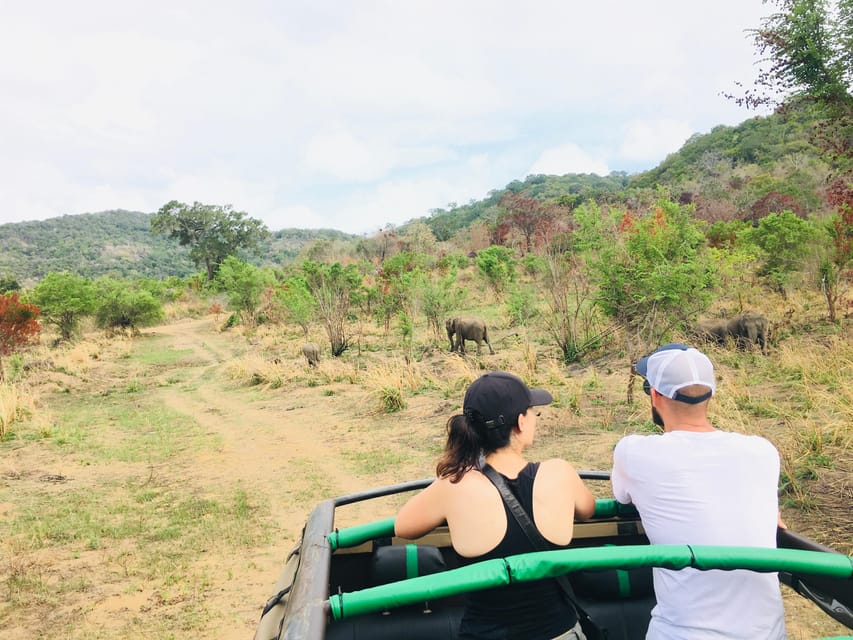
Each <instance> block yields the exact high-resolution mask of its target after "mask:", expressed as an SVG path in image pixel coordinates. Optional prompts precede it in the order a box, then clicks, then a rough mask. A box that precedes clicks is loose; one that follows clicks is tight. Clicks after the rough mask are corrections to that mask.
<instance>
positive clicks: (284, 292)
mask: <svg viewBox="0 0 853 640" xmlns="http://www.w3.org/2000/svg"><path fill="white" fill-rule="evenodd" d="M275 300H276V302H277V303H278V304H279V305H280V307H281V308H282V309H283V311H284V314H285V317H286V318H287V319H288V320H290V321H291V322H295V323H296V324H298V325H299V326H300V327H302V333H304V334H305V337H306V338H308V327H309V325H310V324H311V321H312V320H313V319H314V317H315V316H316V315H317V302H316V301H315V300H314V297H313V296H312V295H311V291H309V289H308V283H307V282H306V281H305V278H304V277H303V276H301V275H294V276H291V277H290V278H288V279H287V280H285V281H284V282H283V283H282V285H281V286H280V287H278V288H276V290H275Z"/></svg>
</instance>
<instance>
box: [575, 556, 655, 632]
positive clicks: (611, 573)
mask: <svg viewBox="0 0 853 640" xmlns="http://www.w3.org/2000/svg"><path fill="white" fill-rule="evenodd" d="M568 577H569V581H570V582H571V584H572V588H573V589H574V591H575V595H576V597H577V599H578V602H579V604H580V605H581V607H583V609H584V610H585V611H586V612H587V613H588V614H589V616H590V617H591V618H592V619H593V620H594V621H596V622H597V623H599V624H600V625H601V626H603V627H605V628H606V629H607V632H608V635H607V637H608V640H643V639H644V638H645V637H646V631H647V630H648V627H649V621H650V619H651V611H652V608H653V607H654V606H655V602H656V601H655V592H654V583H653V581H652V570H651V567H642V568H639V569H628V570H621V569H612V570H606V571H576V572H573V573H570V574H569V575H568Z"/></svg>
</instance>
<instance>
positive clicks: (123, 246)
mask: <svg viewBox="0 0 853 640" xmlns="http://www.w3.org/2000/svg"><path fill="white" fill-rule="evenodd" d="M152 215H153V214H150V213H142V212H140V211H125V210H123V209H116V210H113V211H102V212H99V213H81V214H78V215H64V216H59V217H56V218H50V219H48V220H39V221H30V222H10V223H6V224H2V225H0V247H2V248H3V249H2V251H0V275H9V276H12V277H14V278H15V279H17V280H18V281H19V282H20V283H21V284H29V285H31V284H35V283H36V282H37V281H39V280H40V279H41V278H43V277H44V276H45V275H47V274H48V273H50V272H52V271H69V272H72V273H76V274H78V275H82V276H85V277H87V278H97V277H99V276H102V275H111V276H116V277H143V276H144V277H150V278H158V279H159V278H165V277H168V276H179V277H183V276H187V275H191V274H193V273H196V272H198V268H197V267H196V266H195V265H194V264H193V262H192V260H190V258H189V251H188V249H187V247H181V246H179V245H178V243H177V242H176V241H175V240H173V239H171V238H169V237H167V236H161V235H157V234H153V233H151V217H152ZM352 237H355V236H352V235H350V234H347V233H343V232H341V231H335V230H325V229H321V230H313V229H283V230H280V231H276V232H274V233H272V234H271V238H270V239H269V240H268V241H267V242H265V243H264V244H263V246H262V247H261V248H260V251H259V252H258V255H257V256H255V257H254V259H253V260H252V261H253V262H258V263H264V264H266V263H269V264H282V263H285V262H288V261H291V260H293V259H294V258H295V257H296V256H297V255H298V254H299V251H300V250H301V249H302V247H303V246H305V245H306V244H308V243H310V242H313V241H314V240H316V239H318V238H329V239H348V238H352Z"/></svg>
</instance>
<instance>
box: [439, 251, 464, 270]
mask: <svg viewBox="0 0 853 640" xmlns="http://www.w3.org/2000/svg"><path fill="white" fill-rule="evenodd" d="M469 264H471V259H470V258H469V257H468V256H466V255H465V254H464V253H462V252H461V251H451V252H450V253H448V254H446V255H444V256H442V257H441V258H439V260H438V268H439V270H440V271H442V272H447V271H450V270H453V269H464V268H465V267H467V266H468V265H469Z"/></svg>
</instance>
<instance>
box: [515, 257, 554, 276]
mask: <svg viewBox="0 0 853 640" xmlns="http://www.w3.org/2000/svg"><path fill="white" fill-rule="evenodd" d="M521 266H522V267H523V269H524V273H526V274H527V275H529V276H538V275H541V274H543V273H545V271H546V270H547V269H548V263H547V262H546V260H545V258H543V257H542V256H537V255H535V254H533V253H528V254H527V255H526V256H524V257H523V258H522V259H521Z"/></svg>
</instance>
